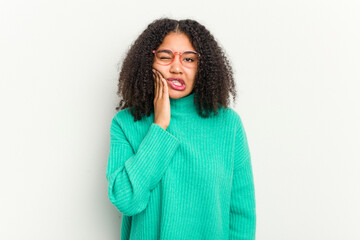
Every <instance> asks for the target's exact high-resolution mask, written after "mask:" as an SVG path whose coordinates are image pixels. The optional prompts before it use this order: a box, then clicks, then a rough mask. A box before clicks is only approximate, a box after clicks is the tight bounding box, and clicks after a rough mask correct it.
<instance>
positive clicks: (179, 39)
mask: <svg viewBox="0 0 360 240" xmlns="http://www.w3.org/2000/svg"><path fill="white" fill-rule="evenodd" d="M161 49H170V50H172V51H173V52H184V51H194V52H195V49H194V47H193V46H192V44H191V42H190V39H189V38H188V37H187V36H186V34H184V33H175V32H171V33H169V34H168V35H166V37H165V38H164V40H163V42H162V43H161V45H160V46H159V47H158V49H156V50H161ZM180 61H181V60H180V56H179V55H177V54H176V55H175V59H174V61H173V62H172V63H171V64H170V65H160V64H159V63H157V61H156V58H155V57H154V63H153V68H155V69H156V70H158V71H159V72H160V73H161V74H162V75H163V77H164V78H165V79H166V82H167V85H168V89H169V97H170V98H175V99H177V98H182V97H185V96H187V95H189V94H190V93H191V91H192V90H193V88H194V82H195V75H196V72H197V65H196V66H195V67H193V68H187V67H184V66H183V65H182V64H181V62H180ZM171 78H177V79H180V80H183V81H184V83H185V89H183V90H177V89H175V88H174V87H173V85H172V84H171V83H170V82H171Z"/></svg>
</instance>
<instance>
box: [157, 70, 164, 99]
mask: <svg viewBox="0 0 360 240" xmlns="http://www.w3.org/2000/svg"><path fill="white" fill-rule="evenodd" d="M158 81H159V98H162V96H163V88H164V86H163V82H162V80H161V74H160V72H158Z"/></svg>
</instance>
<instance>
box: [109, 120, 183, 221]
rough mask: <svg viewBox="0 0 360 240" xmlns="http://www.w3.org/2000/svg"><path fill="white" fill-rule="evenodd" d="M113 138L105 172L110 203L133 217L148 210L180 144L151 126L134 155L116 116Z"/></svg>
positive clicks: (160, 129) (161, 130) (153, 124)
mask: <svg viewBox="0 0 360 240" xmlns="http://www.w3.org/2000/svg"><path fill="white" fill-rule="evenodd" d="M110 136H111V137H110V153H109V157H108V164H107V170H106V178H107V181H108V195H109V199H110V201H111V202H112V203H113V204H114V205H115V206H116V208H117V209H118V210H119V211H120V212H122V213H123V214H125V215H128V216H132V215H135V214H138V213H140V212H141V211H143V210H144V209H145V208H146V206H147V204H148V201H149V198H150V191H151V190H152V189H153V188H155V187H156V185H157V184H158V183H159V181H160V180H161V178H162V176H163V174H164V173H165V170H166V169H167V167H168V165H169V164H170V162H171V159H172V156H173V155H174V153H175V151H176V149H177V147H178V146H179V140H178V139H177V138H176V137H174V136H173V135H172V134H171V133H169V132H167V131H166V130H164V129H163V128H161V127H160V126H159V125H157V124H155V123H152V124H151V125H150V127H149V131H148V132H147V134H146V135H145V137H144V139H143V140H142V142H141V144H140V145H139V148H138V150H137V152H136V153H135V154H134V152H133V149H132V147H131V145H130V144H129V142H128V141H127V139H126V137H125V135H124V133H123V131H122V129H121V125H120V124H119V122H118V120H117V119H116V116H115V117H114V118H113V120H112V123H111V128H110Z"/></svg>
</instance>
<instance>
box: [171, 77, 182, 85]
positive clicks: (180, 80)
mask: <svg viewBox="0 0 360 240" xmlns="http://www.w3.org/2000/svg"><path fill="white" fill-rule="evenodd" d="M167 80H168V81H178V82H180V83H181V84H183V85H185V82H184V80H182V79H181V78H168V79H167Z"/></svg>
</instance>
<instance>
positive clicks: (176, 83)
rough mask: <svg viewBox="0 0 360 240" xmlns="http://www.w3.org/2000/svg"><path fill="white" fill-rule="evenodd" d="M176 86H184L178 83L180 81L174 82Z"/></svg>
mask: <svg viewBox="0 0 360 240" xmlns="http://www.w3.org/2000/svg"><path fill="white" fill-rule="evenodd" d="M172 82H173V83H174V84H175V85H177V86H181V85H182V84H181V83H180V82H178V81H172Z"/></svg>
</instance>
